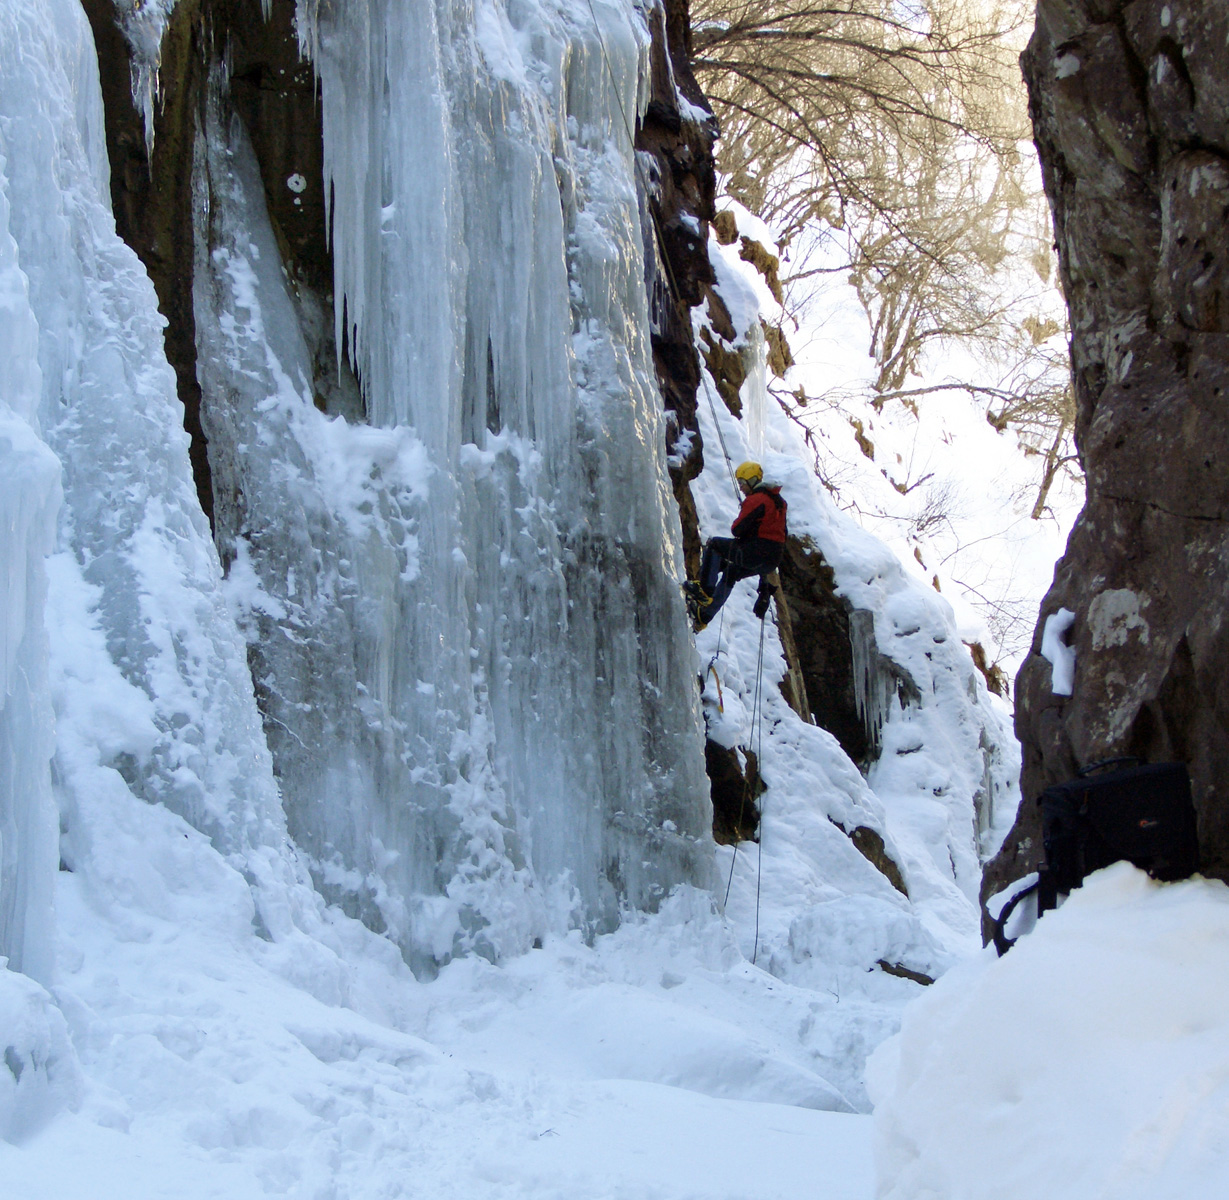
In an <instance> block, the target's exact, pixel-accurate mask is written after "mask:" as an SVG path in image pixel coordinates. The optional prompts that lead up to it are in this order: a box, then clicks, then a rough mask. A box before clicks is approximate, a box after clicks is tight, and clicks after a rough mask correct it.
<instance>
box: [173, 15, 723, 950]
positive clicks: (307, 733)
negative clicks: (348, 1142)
mask: <svg viewBox="0 0 1229 1200" xmlns="http://www.w3.org/2000/svg"><path fill="white" fill-rule="evenodd" d="M593 11H596V14H597V18H598V21H600V23H601V24H600V35H599V26H598V25H596V24H595V22H594V15H593ZM593 11H591V10H590V8H589V6H588V4H587V3H576V4H565V5H539V4H534V3H529V4H517V5H509V6H504V5H500V4H493V3H480V4H477V5H470V4H463V3H456V2H454V0H439V2H438V3H435V4H417V5H411V6H407V5H401V4H394V3H383V2H377V0H371V2H367V3H351V4H347V5H342V6H336V7H332V8H328V9H326V8H324V7H323V6H320V7H317V6H315V5H312V4H303V5H301V6H300V10H299V18H300V28H301V32H302V36H303V43H304V45H305V47H306V48H307V49H308V50H309V52H310V53H311V55H312V58H313V61H314V63H315V64H316V67H317V69H318V71H319V73H320V76H321V80H322V87H323V114H324V136H325V159H326V173H327V176H328V179H327V182H326V190H331V195H332V198H333V213H332V236H333V248H334V255H335V266H336V285H337V286H336V298H337V303H336V313H337V320H338V324H339V330H338V338H337V341H338V344H343V342H344V343H345V344H347V345H348V346H350V347H351V348H352V351H353V355H354V365H355V368H356V372H357V374H358V375H359V377H360V378H361V380H362V385H363V394H364V402H365V407H366V413H367V417H368V420H369V422H370V423H369V424H356V423H347V421H345V420H343V419H341V418H340V417H335V418H328V417H325V416H324V415H323V414H322V413H321V412H320V411H318V410H317V406H316V403H315V402H316V401H317V400H318V399H320V398H317V397H315V396H313V395H312V388H311V383H310V380H311V370H310V347H309V346H308V345H307V344H306V342H305V340H304V336H303V330H304V329H305V328H306V327H307V324H308V323H307V322H306V321H305V319H304V315H305V306H306V305H308V304H309V303H310V299H309V298H308V297H306V296H305V294H304V293H303V292H302V291H301V290H298V289H296V288H294V287H289V288H288V287H287V283H286V280H285V278H284V275H283V272H282V270H281V267H280V263H279V257H278V254H277V247H276V240H275V236H274V233H273V231H272V230H271V228H270V227H269V221H268V218H267V216H266V214H265V209H264V201H263V193H262V191H261V184H260V180H259V177H258V173H257V170H256V165H255V163H254V161H253V158H252V153H251V150H250V148H249V146H248V145H247V142H246V138H245V135H244V132H243V130H242V128H241V127H240V126H239V124H238V123H237V122H236V121H234V120H233V118H231V117H230V116H229V115H228V113H227V107H226V102H225V94H224V92H225V88H224V81H223V80H221V79H218V80H215V87H214V94H213V100H212V102H211V106H210V112H209V115H208V118H207V123H206V127H205V129H204V130H203V133H202V137H201V139H200V141H199V144H198V156H197V188H198V195H199V202H198V204H197V205H196V208H197V211H198V212H200V213H204V214H207V219H206V220H205V221H203V222H202V225H201V228H200V230H199V231H198V261H197V271H196V302H195V303H196V320H197V331H198V361H199V377H200V379H201V383H202V389H203V392H204V408H203V420H204V422H205V425H206V429H207V432H208V435H209V439H210V455H211V466H212V470H213V480H214V491H215V495H216V497H217V507H216V514H217V521H218V536H219V540H220V544H221V545H222V547H223V552H224V555H225V557H226V558H227V560H228V562H229V563H230V566H229V571H230V586H231V594H232V596H233V598H234V600H235V602H236V604H237V605H239V606H241V610H242V612H243V614H244V615H243V619H244V620H245V622H246V624H247V628H248V629H249V636H250V641H251V644H250V648H249V655H250V658H251V661H252V664H253V667H254V672H255V676H256V680H257V687H258V690H259V692H260V696H261V703H262V707H263V709H264V712H265V714H266V732H267V734H268V737H269V741H270V745H271V747H272V750H273V754H274V758H275V763H276V767H277V771H278V775H279V779H280V781H281V785H282V791H283V795H284V798H285V803H286V808H287V814H288V819H289V823H290V827H291V830H292V832H293V834H294V836H295V838H296V841H297V842H298V844H299V845H300V846H302V847H303V848H304V849H305V850H306V851H307V852H308V854H309V856H310V858H311V861H312V864H313V872H314V875H315V878H316V881H317V884H318V886H320V887H321V888H322V889H323V890H324V891H325V893H326V894H327V895H329V896H330V898H332V899H334V900H336V901H338V902H339V903H341V904H342V905H343V906H344V907H346V908H347V909H349V910H350V911H352V912H355V913H358V914H361V915H362V916H363V918H364V920H366V921H368V922H369V923H371V924H372V925H374V926H376V927H378V928H386V929H387V930H388V931H389V933H390V934H391V935H392V936H393V937H395V938H396V939H397V940H398V941H399V942H400V943H401V944H402V945H403V946H404V947H405V948H406V949H407V950H408V952H409V953H410V955H411V958H412V959H414V960H415V961H418V962H421V963H424V964H426V963H427V962H429V961H430V960H433V959H434V960H438V959H441V958H445V957H447V956H448V955H450V954H452V953H455V952H459V951H463V950H465V949H477V950H479V951H480V952H483V953H490V954H499V953H501V952H504V951H507V950H513V949H518V948H524V947H526V946H528V945H529V943H530V941H531V940H532V938H533V937H535V936H538V935H539V934H540V933H541V932H543V931H544V929H545V927H546V925H547V924H548V923H550V922H556V923H557V922H566V921H571V920H579V921H580V922H581V923H583V924H584V925H585V926H586V927H588V928H590V929H601V928H607V927H609V926H610V925H611V924H612V923H613V922H614V921H615V920H616V919H617V915H618V909H619V907H620V906H621V905H631V906H633V907H652V906H653V905H654V904H655V903H656V901H657V900H658V898H660V897H661V896H662V895H663V894H664V893H665V891H666V890H668V889H669V888H670V887H671V886H672V885H673V884H675V883H677V882H681V881H689V882H699V883H707V882H708V870H709V855H710V851H711V842H710V840H709V836H708V825H709V820H710V815H709V810H708V799H707V796H708V789H707V781H706V779H705V775H704V766H703V757H702V736H701V733H700V729H699V714H698V704H697V701H696V697H695V694H694V689H693V688H692V686H691V679H692V675H693V664H692V662H691V651H690V646H689V643H688V639H687V634H686V624H685V616H684V613H683V608H682V604H681V599H680V596H679V594H678V589H677V585H676V580H677V579H678V578H679V577H680V574H681V568H680V565H679V562H678V551H677V537H678V534H677V516H676V515H675V512H674V509H673V504H672V501H671V498H670V492H669V485H668V480H667V476H666V472H665V462H664V433H663V428H662V419H661V416H660V402H659V399H658V396H657V392H656V387H655V383H654V378H653V373H652V364H651V358H650V347H649V342H648V327H649V325H648V314H647V303H646V297H645V290H644V263H643V250H642V241H641V229H640V221H639V215H638V204H637V197H636V192H635V183H634V160H633V154H632V149H631V146H630V139H629V137H628V131H627V130H628V124H630V123H634V121H635V119H636V114H637V109H638V105H639V103H640V101H641V98H642V95H643V90H644V80H645V72H646V67H647V63H646V51H647V45H648V40H647V34H646V33H645V27H644V22H643V18H642V16H641V15H640V13H639V12H638V11H637V9H636V7H635V6H634V5H632V4H630V3H623V2H620V3H615V4H608V3H607V4H599V5H596V6H595V8H594V10H593ZM603 47H604V48H603ZM607 55H608V56H609V57H607Z"/></svg>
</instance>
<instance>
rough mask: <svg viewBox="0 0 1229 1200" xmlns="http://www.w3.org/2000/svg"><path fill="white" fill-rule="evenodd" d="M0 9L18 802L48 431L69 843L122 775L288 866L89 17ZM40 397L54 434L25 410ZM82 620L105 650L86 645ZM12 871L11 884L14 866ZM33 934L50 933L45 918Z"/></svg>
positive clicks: (263, 858)
mask: <svg viewBox="0 0 1229 1200" xmlns="http://www.w3.org/2000/svg"><path fill="white" fill-rule="evenodd" d="M0 21H2V25H0V153H2V154H3V156H4V158H5V172H6V175H5V178H4V194H5V200H6V205H5V209H4V215H5V217H6V220H7V226H8V228H7V232H4V231H3V230H2V229H0V271H3V272H4V275H5V282H6V285H7V286H6V287H5V289H4V295H5V297H6V302H7V305H8V307H9V309H10V311H13V312H14V313H15V317H14V320H13V321H12V322H6V323H5V325H4V329H3V332H0V338H3V339H4V340H5V342H6V343H7V344H6V345H5V347H4V348H5V349H6V350H10V349H11V351H12V352H11V353H10V354H5V355H0V358H3V366H0V372H2V373H3V378H4V384H5V388H6V392H10V393H13V392H15V393H16V394H17V398H16V400H14V399H10V398H9V396H8V395H6V400H7V401H8V404H9V407H10V409H11V408H12V407H13V405H14V403H16V404H17V406H18V411H19V413H21V416H20V417H19V418H17V419H18V420H19V421H21V420H24V422H25V429H26V433H25V434H22V435H20V437H18V436H10V438H9V439H8V445H7V448H6V450H5V453H6V455H7V456H8V458H9V461H10V462H13V461H15V464H16V467H18V468H20V470H17V471H15V472H14V473H10V472H9V471H8V470H6V472H5V474H4V477H3V481H4V487H3V491H4V493H5V502H6V506H10V507H11V506H15V508H14V509H13V512H14V517H15V518H20V519H17V520H16V522H15V524H14V525H11V526H10V525H8V524H7V523H6V524H5V525H4V528H5V529H6V531H9V532H7V536H8V537H9V538H10V540H12V539H16V541H18V542H21V543H22V544H18V545H10V546H8V547H5V548H4V549H5V550H6V551H7V553H6V557H5V561H6V572H7V579H8V587H9V596H7V597H6V598H5V599H6V603H5V610H4V611H5V614H6V625H7V636H8V641H9V643H10V644H13V645H16V653H17V658H16V659H14V658H13V657H11V656H10V655H8V654H7V653H6V656H5V663H4V666H5V670H6V672H7V673H8V674H7V676H6V680H5V682H6V685H8V687H9V688H10V689H12V690H11V691H10V693H9V697H8V700H7V702H6V705H5V714H6V720H11V721H12V722H24V725H22V726H21V733H20V736H17V737H12V735H11V734H10V735H9V736H10V737H12V740H11V741H10V743H9V744H7V745H5V746H3V747H0V752H2V757H0V761H2V762H3V763H4V770H5V774H6V776H10V775H11V776H12V777H14V778H16V779H17V783H16V784H15V785H14V786H15V787H17V789H18V790H19V791H20V792H21V793H22V794H23V795H24V796H25V799H24V800H23V801H22V802H21V805H20V806H19V808H24V810H25V811H26V812H33V811H36V810H37V811H39V812H40V813H41V812H42V811H43V810H44V809H46V808H47V806H48V800H47V796H48V793H47V791H46V788H47V787H48V786H49V784H48V783H44V782H38V781H39V780H45V779H46V763H47V757H48V755H49V753H50V750H51V737H52V724H51V713H50V711H49V708H48V703H47V693H46V685H45V684H44V683H43V679H42V675H41V667H39V666H38V664H37V662H36V661H35V657H36V651H37V654H41V653H42V649H41V646H39V645H38V642H39V641H41V638H42V633H41V629H42V625H43V620H44V614H43V611H42V583H41V579H42V565H41V558H42V555H43V554H45V553H46V552H47V551H48V550H50V549H52V546H51V543H50V537H49V532H50V531H51V530H53V529H54V528H55V526H54V524H52V525H49V524H48V516H49V514H50V513H53V512H54V503H53V489H54V484H55V472H54V470H53V469H52V468H53V467H54V459H53V457H52V455H51V453H50V451H54V455H55V456H56V457H58V459H59V463H60V465H61V466H62V472H63V474H62V480H63V497H64V503H63V506H62V508H61V510H60V517H59V523H58V531H57V539H58V546H59V548H60V550H61V551H62V553H61V554H59V555H58V556H57V558H56V571H55V574H54V576H53V584H54V587H55V591H54V592H53V594H52V595H51V596H50V600H51V602H52V611H54V612H55V613H56V614H57V624H56V626H55V627H54V628H52V629H51V630H50V632H51V634H52V636H53V638H54V646H53V647H52V648H53V649H54V650H56V651H57V653H58V661H59V664H60V665H59V667H58V668H57V674H56V677H55V678H54V679H53V680H52V685H53V688H52V690H53V692H54V694H55V696H56V706H57V712H56V720H57V723H58V730H57V734H58V736H57V739H56V754H57V758H56V764H55V779H56V800H57V802H58V806H59V809H60V823H61V826H62V827H63V830H64V838H63V840H62V843H61V853H62V854H63V856H64V858H65V860H66V865H67V866H68V867H69V868H70V869H80V870H84V871H87V872H88V870H89V869H92V866H97V867H99V868H100V869H105V864H104V863H102V862H101V861H99V859H98V858H97V856H95V855H94V854H93V849H92V846H93V838H94V835H95V833H98V832H101V831H104V830H105V829H106V828H107V820H106V817H105V811H106V805H107V804H108V803H109V802H110V800H109V797H119V796H122V797H123V798H125V799H127V800H128V801H130V799H131V796H130V793H131V795H135V796H137V797H139V798H140V799H142V800H145V801H147V802H149V803H158V802H160V803H162V804H164V805H165V806H166V807H167V808H168V809H170V810H171V811H172V812H174V813H177V814H179V816H181V817H182V818H184V819H186V820H187V821H188V822H189V823H190V824H192V825H194V826H196V827H197V828H198V829H200V830H202V831H203V832H205V833H206V834H208V835H209V836H210V837H211V838H212V840H213V842H214V844H215V845H216V846H217V847H218V848H219V849H220V850H221V851H222V852H223V853H225V854H227V855H228V856H230V857H231V860H232V861H233V862H234V864H235V865H236V866H238V867H240V868H241V869H242V870H243V871H244V872H245V873H246V874H247V875H248V876H249V877H250V878H253V879H255V878H257V877H258V876H261V875H263V874H264V873H265V872H266V870H267V868H268V867H269V866H270V865H271V864H272V863H273V862H274V861H275V860H276V861H277V862H278V863H280V867H279V868H278V869H279V870H281V871H282V873H283V875H284V877H285V878H287V879H289V878H292V877H293V868H292V865H291V864H292V860H291V857H290V855H289V851H288V848H287V840H286V835H285V826H284V821H283V818H282V814H281V809H280V805H279V798H278V793H277V788H276V784H275V782H274V779H273V774H272V769H271V762H270V758H269V754H268V750H267V747H266V746H265V742H264V738H263V734H262V731H261V726H260V720H259V715H258V712H257V709H256V705H255V702H254V699H253V695H252V686H251V679H250V676H249V673H248V670H247V665H246V662H245V655H244V644H243V640H242V638H241V637H240V635H239V633H238V630H237V628H236V626H235V623H234V620H233V618H232V617H231V614H230V612H229V611H228V609H227V607H226V603H225V599H224V597H223V593H222V590H221V583H222V578H221V570H220V565H219V562H218V558H217V554H216V552H215V550H214V547H213V543H212V540H211V538H210V531H209V527H208V523H207V522H206V520H205V518H204V516H203V515H202V512H201V509H200V505H199V503H198V501H197V497H196V492H195V489H194V486H193V482H192V478H191V472H190V469H189V465H188V458H187V447H186V435H185V434H184V433H183V428H182V422H183V413H182V408H181V406H180V404H179V401H178V399H177V397H176V391H175V378H174V374H173V372H172V371H171V368H170V367H169V366H168V365H167V361H166V358H165V355H164V352H163V346H162V328H163V325H164V322H163V320H162V318H161V316H160V315H159V313H158V310H157V303H156V300H155V297H154V292H153V288H152V287H151V285H150V282H149V279H148V277H147V276H146V274H145V272H144V270H143V268H142V267H141V265H140V263H139V262H138V260H137V258H136V256H135V255H134V254H133V253H132V251H131V250H130V249H129V248H128V247H127V246H126V245H125V244H124V243H123V242H122V241H121V240H120V239H119V237H118V236H117V235H116V233H115V226H114V221H113V220H112V217H111V212H110V202H109V201H110V197H109V185H108V166H107V158H106V150H105V146H104V144H103V132H102V131H103V119H102V102H101V97H100V95H99V85H98V74H97V61H96V57H95V51H94V45H93V39H92V37H91V35H90V30H89V26H88V24H87V22H86V20H85V16H84V14H83V12H82V11H81V8H80V6H79V5H78V4H76V3H74V2H73V0H34V2H32V3H21V4H16V3H4V4H3V5H0ZM14 304H15V305H16V307H15V308H14ZM14 381H16V382H14ZM35 410H37V416H36V419H37V425H38V429H39V430H40V432H41V436H42V438H43V439H45V442H46V444H47V446H49V447H50V451H48V450H47V449H45V448H44V449H40V448H39V447H38V445H37V443H36V442H35V441H34V434H33V433H31V432H29V431H30V430H31V429H32V428H33V427H32V425H31V424H30V422H31V421H32V420H33V419H35ZM11 420H12V419H11V418H10V426H11ZM47 464H52V467H48V466H47ZM6 465H7V464H6ZM22 471H24V472H25V475H24V477H23V475H22V473H21V472H22ZM49 471H50V472H51V473H50V475H49ZM48 480H50V482H49V481H48ZM40 505H41V506H42V507H41V508H40ZM23 513H24V516H22V514H23ZM7 515H8V514H7V513H6V516H7ZM23 522H24V525H23ZM23 539H24V540H23ZM22 571H25V572H27V574H26V578H27V580H28V581H29V582H28V583H26V584H24V585H22V584H21V583H20V572H22ZM15 581H16V582H15ZM23 586H24V588H25V600H26V609H25V616H24V622H25V624H24V626H23V625H22V624H21V622H22V620H23V618H22V617H21V615H20V614H21V604H20V603H19V601H20V600H21V592H22V588H23ZM10 600H11V601H12V603H11V604H10V603H9V601H10ZM23 628H24V630H25V636H24V637H23V639H22V641H21V642H20V643H14V642H13V635H14V634H15V633H16V632H17V631H19V630H21V629H23ZM94 637H97V639H98V641H99V643H100V646H101V649H100V650H99V655H100V662H91V661H88V660H87V659H86V658H84V657H82V655H81V654H80V653H78V652H79V651H80V650H81V649H82V647H83V646H85V645H86V643H87V642H89V641H90V639H92V638H94ZM90 644H91V645H92V642H91V643H90ZM23 654H24V655H26V656H27V657H26V658H25V659H23V658H22V657H21V656H22V655H23ZM103 662H105V670H104V669H103V666H102V665H101V663H103ZM14 664H16V665H14ZM14 671H16V674H14ZM14 680H16V681H17V684H16V685H14V682H13V681H14ZM14 697H16V699H14ZM14 728H17V726H16V725H15V726H14ZM36 777H37V778H36ZM39 789H42V790H39ZM45 825H46V820H45V819H44V818H43V817H42V816H40V825H39V827H40V829H41V828H43V827H45ZM22 836H29V835H22ZM38 836H39V838H41V839H44V840H40V841H38V843H37V846H36V847H34V849H32V850H31V853H29V854H28V855H23V857H22V868H21V869H22V870H23V871H28V872H31V873H33V874H36V875H37V877H38V880H37V883H36V884H35V883H31V884H29V885H26V884H21V883H20V880H21V878H22V876H21V875H20V874H19V875H18V876H17V879H18V881H19V886H20V887H22V888H25V889H26V890H27V891H28V889H29V887H35V888H36V889H43V890H46V891H48V892H49V889H50V888H51V886H52V883H53V880H54V873H55V868H56V855H55V845H56V829H55V821H54V816H52V818H51V822H50V835H49V840H47V839H46V835H44V834H39V835H38ZM27 844H28V843H27ZM35 849H36V850H37V852H34V850H35ZM5 878H6V884H5V886H6V889H7V888H8V879H9V878H10V873H9V871H8V870H7V869H6V873H5ZM40 903H41V902H40ZM44 933H45V934H46V930H44ZM41 951H42V953H43V954H44V955H49V954H50V938H49V937H45V938H44V942H43V945H42V947H41ZM21 961H23V962H24V959H22V960H21Z"/></svg>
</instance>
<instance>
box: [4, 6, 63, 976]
mask: <svg viewBox="0 0 1229 1200" xmlns="http://www.w3.org/2000/svg"><path fill="white" fill-rule="evenodd" d="M2 29H3V24H2V23H0V30H2ZM0 69H3V54H2V52H0ZM2 111H3V110H0V112H2ZM5 165H6V163H5V137H4V132H3V129H2V128H0V955H2V956H4V957H5V958H7V959H8V960H9V966H10V967H11V968H12V969H13V970H16V971H23V972H24V973H26V974H27V975H32V976H34V977H35V978H36V979H39V980H40V981H42V982H44V983H47V982H50V974H51V966H52V954H51V946H52V936H51V932H52V931H51V915H52V888H53V885H54V881H55V872H56V866H57V854H56V839H57V837H58V834H59V826H58V822H57V820H56V811H55V806H54V804H53V802H52V799H51V754H52V750H53V748H54V738H53V731H52V717H51V702H50V699H49V693H48V689H47V646H46V633H45V631H44V629H43V603H44V598H45V595H46V590H47V576H46V571H45V569H44V566H43V559H44V557H45V555H47V554H48V553H49V552H50V551H51V549H52V545H53V539H54V536H55V517H56V511H57V509H58V508H59V502H60V464H59V462H58V461H57V460H56V457H55V455H54V454H52V453H51V451H50V450H48V448H47V447H46V445H45V444H44V443H43V441H42V439H41V438H39V437H38V434H37V432H36V430H35V428H34V427H33V425H32V422H33V420H34V414H35V412H36V410H37V408H38V400H39V393H40V391H41V387H42V375H41V372H40V371H39V367H38V323H37V322H36V321H35V319H34V314H33V313H32V312H31V311H30V306H29V302H28V300H27V296H26V278H25V275H24V274H23V273H22V271H21V269H20V267H19V266H18V261H17V245H16V243H15V242H14V241H13V239H12V237H11V235H10V234H9V228H8V226H9V201H8V195H7V193H8V180H7V178H6V175H5Z"/></svg>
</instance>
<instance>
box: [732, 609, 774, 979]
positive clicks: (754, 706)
mask: <svg viewBox="0 0 1229 1200" xmlns="http://www.w3.org/2000/svg"><path fill="white" fill-rule="evenodd" d="M763 680H764V622H762V621H761V622H760V649H759V655H758V657H757V659H756V663H755V687H754V688H753V689H752V693H751V697H752V698H751V737H750V738H749V739H748V741H749V742H752V743H754V742H755V741H756V735H757V731H758V735H759V748H758V749H757V750H756V751H755V781H756V783H758V782H759V781H760V755H761V754H762V753H763V750H764V714H763V712H762V711H761V707H762V706H761V699H762V696H763V690H764V689H763ZM750 792H751V779H750V776H748V778H747V779H745V780H744V781H743V794H742V800H741V801H740V803H739V806H738V823H737V824H736V825H735V827H734V856H733V857H732V858H731V859H730V877H729V879H727V880H726V884H725V898H724V899H723V900H722V901H721V907H722V908H723V909H724V908H725V906H726V905H727V904H728V903H729V900H730V888H731V887H732V886H733V884H734V867H735V865H736V864H737V863H738V834H739V830H740V829H742V825H743V817H744V816H745V815H746V812H747V797H748V795H749V794H750ZM759 836H760V842H761V843H762V842H763V838H764V817H763V813H761V814H760V820H759ZM759 928H760V886H759V879H758V878H757V879H756V884H755V930H756V942H757V943H758V941H759ZM751 961H752V962H754V961H755V957H754V953H753V955H752V959H751Z"/></svg>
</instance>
